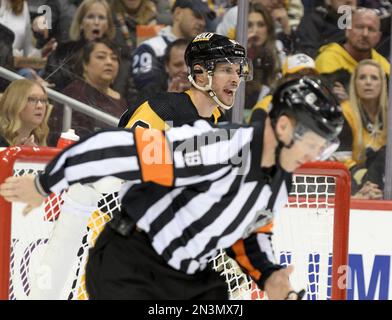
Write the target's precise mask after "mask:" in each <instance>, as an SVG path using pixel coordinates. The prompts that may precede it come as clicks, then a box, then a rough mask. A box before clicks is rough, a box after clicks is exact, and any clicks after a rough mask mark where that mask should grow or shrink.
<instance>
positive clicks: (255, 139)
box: [38, 120, 291, 274]
mask: <svg viewBox="0 0 392 320" xmlns="http://www.w3.org/2000/svg"><path fill="white" fill-rule="evenodd" d="M263 131H264V124H262V123H257V124H254V125H252V126H236V125H233V124H231V125H224V126H220V127H211V125H210V124H209V123H208V122H206V121H204V120H199V121H196V122H195V123H194V124H193V126H190V125H184V126H182V127H177V128H171V129H170V130H168V131H166V132H161V131H156V130H154V131H151V130H147V129H142V128H136V130H135V132H134V133H133V132H131V131H128V130H125V129H123V130H108V131H102V132H99V133H96V134H94V135H92V136H90V137H89V138H86V139H84V140H82V141H80V142H78V143H76V144H75V145H73V146H72V147H70V148H68V149H66V150H64V151H63V152H62V153H61V154H60V155H59V156H57V157H56V158H55V159H54V160H53V161H52V162H51V163H50V164H48V166H47V167H46V170H45V172H44V173H43V174H42V175H40V176H39V180H38V181H39V183H40V185H41V186H42V188H43V189H44V190H45V192H47V193H49V192H56V193H59V192H60V191H62V190H64V189H66V188H67V187H68V186H69V185H70V184H73V183H77V182H80V183H82V184H83V183H92V182H95V181H97V180H99V179H101V178H103V177H106V176H114V177H118V178H121V179H124V180H126V181H128V182H130V183H125V184H124V187H123V190H122V191H121V192H120V193H121V195H122V198H121V201H122V206H123V208H125V210H126V212H127V213H128V214H129V215H130V216H131V217H132V219H133V220H134V221H136V223H137V226H138V227H139V228H140V229H142V230H143V231H145V232H146V233H147V234H148V236H149V238H150V239H151V242H152V246H153V247H154V249H155V250H156V252H157V253H158V254H160V255H162V256H163V258H164V259H165V260H166V261H167V263H168V264H169V265H170V266H171V267H173V268H175V269H177V270H181V271H183V272H186V273H188V274H193V273H195V272H197V271H200V270H202V269H204V268H205V267H206V264H207V262H208V261H209V260H210V259H211V258H212V257H213V256H214V255H215V254H216V252H217V249H219V248H228V247H230V246H232V245H233V244H234V243H235V242H236V241H237V240H239V239H244V238H246V239H247V240H246V241H245V244H246V245H247V246H248V248H246V251H247V252H246V254H247V255H248V259H249V261H250V263H251V264H252V267H251V268H255V269H258V270H260V272H261V273H263V272H264V271H265V270H263V268H264V269H265V268H266V267H269V266H271V265H273V264H274V263H273V261H274V258H273V254H272V249H271V243H270V235H268V234H263V233H257V234H256V233H255V231H256V229H258V228H259V227H261V226H263V225H265V224H266V223H269V222H270V220H271V215H268V210H267V209H270V210H271V211H272V212H275V211H276V210H279V209H280V208H282V207H283V206H284V205H285V203H286V201H287V196H288V191H287V190H290V183H291V174H289V173H287V172H284V171H283V170H275V172H274V174H272V175H271V174H267V173H266V172H265V171H263V170H262V169H261V168H260V164H261V152H262V145H263V142H262V139H263ZM151 132H153V133H151ZM163 150H165V151H168V150H170V152H169V154H170V156H169V157H166V158H165V159H164V160H166V161H162V154H160V153H162V152H161V151H163ZM154 152H155V153H154ZM152 155H154V156H155V157H152ZM154 160H155V162H154ZM171 160H173V161H171ZM266 213H267V214H266ZM249 239H251V240H249ZM266 261H267V263H266Z"/></svg>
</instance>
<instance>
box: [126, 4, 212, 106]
mask: <svg viewBox="0 0 392 320" xmlns="http://www.w3.org/2000/svg"><path fill="white" fill-rule="evenodd" d="M172 11H173V23H172V25H169V26H167V27H165V28H163V29H162V30H161V31H160V32H159V35H158V36H156V37H154V38H151V39H149V40H147V41H145V42H143V43H141V45H140V46H139V47H138V48H137V49H136V50H135V52H134V54H133V58H132V59H133V62H132V78H133V80H134V84H135V88H136V90H137V91H138V94H139V97H140V98H141V99H144V98H146V97H148V96H149V95H150V94H151V93H154V92H155V88H156V87H158V88H159V82H160V81H161V80H159V79H160V78H161V77H164V74H165V67H164V61H163V57H164V54H165V50H166V47H167V45H168V44H169V43H170V42H173V41H174V40H176V39H178V38H183V39H187V40H188V41H190V40H192V39H193V38H194V37H195V36H196V35H197V34H199V33H201V32H203V31H205V26H206V22H205V18H206V16H211V15H214V13H213V12H212V11H211V10H210V8H209V7H208V5H207V4H206V3H205V2H203V1H202V0H176V2H175V3H174V5H173V8H172Z"/></svg>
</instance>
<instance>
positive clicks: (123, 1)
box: [108, 0, 157, 59]
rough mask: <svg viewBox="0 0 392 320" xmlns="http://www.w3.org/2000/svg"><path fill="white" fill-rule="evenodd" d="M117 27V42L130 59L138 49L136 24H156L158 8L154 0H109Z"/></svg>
mask: <svg viewBox="0 0 392 320" xmlns="http://www.w3.org/2000/svg"><path fill="white" fill-rule="evenodd" d="M108 3H109V5H110V7H111V9H112V12H113V21H114V25H115V27H116V39H115V40H116V43H117V44H118V45H120V46H121V51H124V54H123V56H126V57H127V59H130V56H131V54H132V52H133V51H134V50H135V49H136V40H137V39H136V36H137V35H136V26H137V25H151V24H156V17H157V9H156V6H155V3H154V2H153V1H152V0H109V1H108Z"/></svg>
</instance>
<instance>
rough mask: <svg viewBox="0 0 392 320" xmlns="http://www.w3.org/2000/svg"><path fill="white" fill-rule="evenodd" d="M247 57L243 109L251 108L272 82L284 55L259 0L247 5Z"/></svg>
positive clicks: (265, 10)
mask: <svg viewBox="0 0 392 320" xmlns="http://www.w3.org/2000/svg"><path fill="white" fill-rule="evenodd" d="M248 57H249V58H250V59H252V62H253V68H254V73H253V74H254V76H253V80H252V81H249V82H247V83H246V87H245V90H246V94H245V96H246V98H245V109H251V108H252V107H253V106H254V105H255V104H256V102H257V100H258V99H260V96H264V95H266V94H267V93H268V92H269V91H270V89H271V87H273V86H274V85H275V83H276V81H277V80H278V78H279V77H280V74H281V66H282V63H283V62H284V59H285V57H286V55H285V53H284V51H283V44H282V43H281V41H279V40H276V35H275V26H274V22H273V20H272V17H271V15H270V14H269V12H268V10H267V9H266V7H264V6H263V5H262V4H260V3H251V4H250V5H249V15H248Z"/></svg>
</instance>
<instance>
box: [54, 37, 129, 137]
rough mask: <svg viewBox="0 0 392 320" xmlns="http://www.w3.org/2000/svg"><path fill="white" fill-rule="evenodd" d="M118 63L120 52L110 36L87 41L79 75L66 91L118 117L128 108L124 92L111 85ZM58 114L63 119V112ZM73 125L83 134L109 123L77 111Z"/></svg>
mask: <svg viewBox="0 0 392 320" xmlns="http://www.w3.org/2000/svg"><path fill="white" fill-rule="evenodd" d="M119 64H120V59H119V52H118V50H117V47H116V45H115V44H114V43H113V42H111V41H110V40H107V39H97V40H94V41H90V42H88V43H87V44H86V45H85V47H84V48H83V50H82V51H81V53H80V56H79V59H78V61H77V63H76V65H75V73H77V75H78V76H79V77H80V78H79V79H76V80H74V81H73V82H71V83H70V84H69V85H68V86H67V87H66V88H65V89H64V90H63V93H64V94H66V95H68V96H70V97H71V98H74V99H76V100H79V101H81V102H83V103H86V104H88V105H89V106H92V107H95V108H97V109H99V110H101V111H104V112H106V113H109V114H111V115H113V116H115V117H120V116H121V114H122V113H123V112H124V111H125V110H126V109H127V106H126V102H125V100H124V99H122V97H121V94H120V93H118V92H117V91H115V90H114V89H113V88H112V84H113V82H114V79H115V78H116V77H117V74H118V71H119ZM56 116H59V115H58V114H56ZM58 118H59V119H57V120H60V119H61V118H62V117H61V115H60V117H58ZM59 122H60V121H59ZM71 127H72V128H73V129H75V130H76V133H77V134H78V135H80V136H84V135H86V134H89V133H92V132H94V131H96V130H99V129H102V128H107V127H108V125H107V124H105V123H102V122H100V121H97V120H95V119H93V118H90V117H87V116H86V115H84V114H82V113H80V112H77V111H74V112H73V114H72V124H71Z"/></svg>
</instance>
